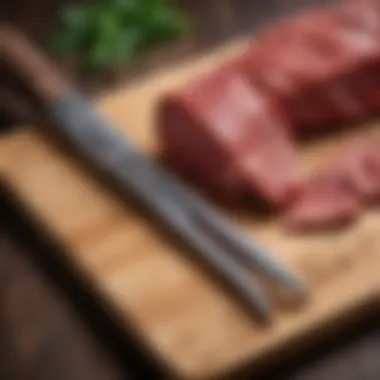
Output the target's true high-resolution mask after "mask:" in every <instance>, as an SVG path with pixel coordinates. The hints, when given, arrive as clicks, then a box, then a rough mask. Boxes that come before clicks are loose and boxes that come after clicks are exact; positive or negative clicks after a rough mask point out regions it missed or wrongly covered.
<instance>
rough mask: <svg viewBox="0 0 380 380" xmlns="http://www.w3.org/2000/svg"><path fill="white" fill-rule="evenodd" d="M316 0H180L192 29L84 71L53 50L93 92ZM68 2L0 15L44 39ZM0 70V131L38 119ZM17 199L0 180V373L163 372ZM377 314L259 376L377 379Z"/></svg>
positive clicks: (19, 5) (88, 375)
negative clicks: (65, 266) (61, 262)
mask: <svg viewBox="0 0 380 380" xmlns="http://www.w3.org/2000/svg"><path fill="white" fill-rule="evenodd" d="M104 1H105V0H104ZM323 2H328V1H327V0H303V1H301V0H266V1H257V0H209V1H202V0H199V1H198V0H188V1H186V0H183V1H178V2H175V3H176V4H175V8H176V10H179V11H180V12H181V14H184V15H185V17H186V20H187V21H186V22H189V25H190V29H189V30H188V31H187V30H186V31H184V32H182V31H181V32H178V36H177V35H175V38H173V39H171V38H168V40H167V41H166V40H165V37H164V38H163V40H162V41H160V43H158V44H156V45H155V46H154V47H153V46H152V47H151V48H147V49H144V51H143V52H141V53H139V54H136V55H134V56H133V57H132V58H131V59H130V60H129V61H128V63H122V64H117V65H116V64H115V65H112V64H111V65H110V67H108V68H107V70H98V71H97V70H95V71H94V72H91V73H89V71H88V70H86V69H83V67H82V64H81V63H82V62H81V61H80V60H78V57H77V56H75V54H74V56H72V55H70V54H69V55H64V56H63V57H56V58H55V62H56V64H57V66H59V67H60V69H61V70H62V71H63V72H65V73H66V74H67V75H68V76H69V77H70V78H72V79H73V80H74V81H75V82H76V83H78V84H79V85H80V87H81V89H83V91H85V92H86V93H88V94H89V95H90V96H92V97H95V96H97V95H98V94H101V93H102V92H103V91H105V90H108V89H110V88H111V89H112V88H113V87H115V86H118V85H120V83H124V82H125V83H127V82H128V81H132V80H134V79H135V78H138V77H141V76H144V75H145V74H146V73H148V72H150V71H152V70H154V69H156V68H158V67H166V66H167V65H170V64H172V63H174V62H178V61H180V60H183V59H186V58H188V57H190V56H194V55H196V54H201V53H203V52H205V51H206V52H207V50H208V49H210V48H211V47H213V46H215V45H217V44H221V43H225V42H226V41H227V40H229V39H231V38H235V37H237V36H239V35H243V34H245V33H247V32H248V31H249V32H252V31H255V30H258V29H259V28H260V27H262V26H263V25H266V24H268V23H272V22H273V21H274V20H276V19H277V18H278V17H281V16H283V15H286V14H289V13H291V12H292V11H294V10H296V9H300V8H302V7H307V6H310V5H313V4H322V3H323ZM67 4H69V5H72V4H73V2H72V1H58V0H12V1H2V2H1V4H0V16H1V19H2V21H5V22H7V23H8V24H11V25H13V26H15V27H17V28H19V29H20V30H21V31H23V32H24V33H25V34H26V35H27V36H29V37H30V38H31V39H32V40H34V41H36V42H38V43H39V44H40V45H41V46H46V44H47V41H48V40H50V37H52V36H56V35H57V33H58V32H57V26H58V24H59V15H60V14H61V13H62V10H64V9H65V7H66V5H67ZM75 4H79V2H75ZM172 21H173V20H172ZM177 23H178V20H177ZM174 24H175V23H174ZM175 25H177V24H175ZM174 30H176V29H175V28H174ZM181 33H182V34H181ZM0 75H1V78H2V82H1V87H0V130H1V134H2V135H4V134H6V133H9V132H10V130H11V129H15V128H17V126H18V125H19V124H20V123H25V122H30V121H32V120H37V119H38V117H39V115H38V112H37V110H36V108H35V106H34V103H33V97H32V96H31V95H29V94H28V92H27V91H26V90H25V89H24V88H23V87H22V86H21V85H20V84H19V83H18V82H17V78H16V77H15V75H14V73H12V72H11V71H10V70H9V69H7V68H3V67H2V68H1V71H0ZM0 138H1V135H0ZM16 203H17V202H16ZM16 203H13V202H11V201H10V198H9V193H7V191H6V189H4V190H2V192H1V202H0V215H1V225H0V378H1V379H14V380H18V379H20V380H21V379H25V380H27V379H39V380H44V379H46V380H56V379H57V380H58V379H62V380H63V379H65V380H68V379H70V380H97V379H99V380H100V379H104V380H106V379H125V378H131V379H132V378H136V379H139V378H141V379H142V378H147V379H148V378H151V379H157V378H160V377H161V376H162V371H161V368H159V366H158V365H157V364H156V363H155V361H154V360H151V358H150V357H149V356H148V355H147V354H146V353H145V352H142V351H141V350H140V348H139V347H138V345H137V344H136V341H135V340H136V339H135V337H134V336H133V334H131V336H130V337H128V339H130V340H129V341H128V343H126V342H125V340H124V338H123V339H122V338H121V333H120V331H118V329H117V327H115V326H114V325H113V324H112V323H110V321H109V320H108V319H107V316H105V315H102V313H101V312H100V311H99V310H98V308H97V306H96V305H94V302H93V301H91V300H89V299H88V297H87V296H86V294H81V292H79V291H78V290H77V287H74V285H73V283H74V282H73V281H74V280H73V278H72V274H70V273H64V271H63V272H62V270H61V268H58V267H57V264H56V263H54V260H51V259H50V258H49V252H51V251H52V250H53V251H54V250H60V249H61V247H59V246H58V245H57V244H56V242H52V241H48V239H47V238H46V237H45V236H40V235H38V234H36V233H35V231H34V230H32V229H30V227H29V223H28V218H27V217H26V216H25V215H24V214H22V215H21V214H20V212H19V210H18V208H17V207H16V206H15V204H16ZM77 280H78V279H76V280H75V281H77ZM78 281H79V280H78ZM379 320H380V319H379V318H378V316H372V317H370V318H368V319H365V320H364V321H361V323H360V324H359V325H357V326H355V327H354V328H353V329H352V330H351V331H349V332H348V333H347V334H345V335H344V336H340V337H339V339H336V340H334V341H328V342H321V344H320V345H319V346H318V347H317V348H316V349H315V350H313V351H312V352H309V353H308V354H307V356H303V357H298V358H297V359H295V360H294V362H289V363H283V364H282V365H281V366H278V367H277V366H273V368H270V371H269V373H268V374H266V375H265V377H264V375H263V379H264V378H268V379H269V378H270V379H273V380H274V379H278V380H280V379H289V380H292V379H295V380H310V379H318V380H336V379H342V380H343V379H344V380H359V379H361V380H364V379H366V380H379V379H380V326H379ZM226 349H228V348H226ZM247 376H248V377H249V374H248V375H247Z"/></svg>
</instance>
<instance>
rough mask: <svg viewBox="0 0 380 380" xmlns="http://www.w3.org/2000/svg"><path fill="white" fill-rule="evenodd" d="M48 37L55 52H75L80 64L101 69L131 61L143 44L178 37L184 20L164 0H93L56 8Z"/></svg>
mask: <svg viewBox="0 0 380 380" xmlns="http://www.w3.org/2000/svg"><path fill="white" fill-rule="evenodd" d="M58 20H59V23H58V28H57V31H56V32H55V33H54V34H53V35H52V37H51V38H50V39H49V41H48V50H49V51H50V52H51V53H52V54H53V55H55V56H62V55H65V54H67V53H77V54H78V55H79V56H80V58H81V61H82V63H83V65H84V66H85V67H86V68H87V69H91V70H103V69H109V68H114V67H118V66H121V65H123V64H125V63H128V62H131V61H132V60H133V58H134V57H135V56H136V54H137V53H138V52H139V51H140V50H142V49H145V48H147V47H150V46H153V45H157V44H160V43H163V42H167V41H171V40H174V39H177V38H179V37H180V36H182V35H183V34H184V33H186V32H187V31H188V30H189V23H188V20H187V19H186V18H185V17H184V16H183V15H182V14H180V13H179V12H178V11H177V10H175V9H174V8H173V6H172V5H171V4H170V3H169V2H168V1H165V0H97V1H95V2H94V3H90V4H69V5H66V6H64V7H63V8H62V9H60V11H59V14H58Z"/></svg>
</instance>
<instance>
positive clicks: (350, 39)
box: [241, 0, 380, 132]
mask: <svg viewBox="0 0 380 380" xmlns="http://www.w3.org/2000/svg"><path fill="white" fill-rule="evenodd" d="M379 29H380V5H379V2H378V1H369V0H368V1H359V0H356V1H345V2H343V3H342V4H339V5H338V6H336V5H334V6H330V7H326V8H323V9H317V10H314V11H308V12H305V13H302V14H300V15H298V16H296V17H294V18H291V19H289V20H285V21H283V22H282V23H281V24H280V25H279V26H278V27H277V28H275V29H273V30H272V31H269V32H264V33H263V34H262V35H261V36H259V38H258V40H257V42H255V43H254V44H252V46H251V47H250V48H249V49H248V51H247V52H246V53H245V54H244V55H243V57H242V59H241V69H242V71H243V72H244V73H245V74H246V75H247V77H248V78H249V79H250V81H251V83H252V85H253V86H255V87H258V88H261V89H264V90H265V91H266V92H267V93H268V94H271V95H272V96H273V97H275V98H278V99H279V100H280V101H281V102H282V103H283V105H284V107H285V108H286V109H287V111H288V112H289V116H290V117H291V120H292V127H293V128H294V129H295V130H297V131H301V132H304V131H305V130H308V129H321V128H329V127H330V125H331V124H332V123H342V122H345V121H352V119H354V118H362V117H366V116H369V115H370V114H373V113H375V112H378V111H379V109H380V104H379V99H380V86H379V85H380V82H379V81H380V30H379Z"/></svg>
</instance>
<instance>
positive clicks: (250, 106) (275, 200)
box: [157, 67, 299, 205]
mask: <svg viewBox="0 0 380 380" xmlns="http://www.w3.org/2000/svg"><path fill="white" fill-rule="evenodd" d="M157 121H158V124H157V125H158V137H159V139H160V141H161V143H162V146H163V148H164V151H165V153H166V155H167V156H168V157H169V158H170V161H171V162H173V163H174V164H175V165H176V166H177V167H178V166H181V167H182V170H183V171H184V172H188V173H190V172H191V173H193V175H195V176H196V177H198V178H202V181H203V182H208V185H211V186H212V187H213V188H216V189H219V191H224V192H226V193H229V194H230V195H236V196H238V195H240V194H241V192H244V191H247V190H248V191H250V192H251V193H255V195H259V196H260V197H262V198H263V199H264V200H266V201H267V202H268V203H269V204H273V205H278V204H281V203H282V202H283V201H284V200H285V199H287V198H288V197H289V194H290V193H291V192H292V191H293V189H294V188H295V187H296V186H297V183H298V178H299V177H298V175H297V169H296V168H297V163H296V157H295V152H294V148H293V144H292V142H291V141H290V139H289V136H288V135H287V133H286V132H285V130H286V129H288V127H286V126H285V125H286V123H287V121H286V118H285V117H284V116H283V113H282V112H281V110H280V109H279V108H278V106H276V104H275V103H273V102H271V101H270V100H269V99H268V97H267V96H265V95H264V94H263V93H262V92H259V91H255V90H254V89H253V88H252V87H251V86H250V85H249V83H248V81H247V80H246V79H245V78H244V77H243V76H242V75H241V74H240V73H238V72H237V71H235V70H234V69H233V68H231V67H224V68H222V69H218V70H216V71H214V72H210V73H208V74H206V75H204V76H203V77H201V78H198V79H197V80H195V81H193V82H191V83H189V84H188V85H186V86H185V87H183V88H182V89H179V90H178V91H176V92H175V93H172V94H170V95H167V96H166V97H165V98H164V99H163V100H162V102H161V103H160V105H159V107H158V109H157Z"/></svg>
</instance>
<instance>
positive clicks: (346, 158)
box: [331, 140, 380, 202]
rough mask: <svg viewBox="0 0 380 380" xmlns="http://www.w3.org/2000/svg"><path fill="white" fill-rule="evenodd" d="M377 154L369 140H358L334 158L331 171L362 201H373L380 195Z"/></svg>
mask: <svg viewBox="0 0 380 380" xmlns="http://www.w3.org/2000/svg"><path fill="white" fill-rule="evenodd" d="M376 159H377V155H376V154H374V150H373V147H372V144H371V142H370V141H369V140H358V141H355V142H354V143H352V144H350V146H348V147H347V148H345V149H344V151H343V152H342V153H340V154H339V155H337V157H336V158H333V160H332V162H333V163H334V164H333V166H332V169H331V172H332V173H333V174H334V175H335V176H336V177H337V178H340V179H341V181H342V182H343V183H345V184H346V186H347V188H348V189H350V190H352V191H353V192H354V193H355V194H356V195H357V197H358V199H359V200H360V201H362V202H372V201H374V200H376V199H377V198H378V197H379V195H380V187H379V184H380V180H379V178H378V176H377V175H376V173H375V172H374V165H375V164H376Z"/></svg>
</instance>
